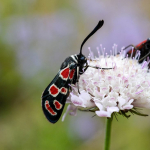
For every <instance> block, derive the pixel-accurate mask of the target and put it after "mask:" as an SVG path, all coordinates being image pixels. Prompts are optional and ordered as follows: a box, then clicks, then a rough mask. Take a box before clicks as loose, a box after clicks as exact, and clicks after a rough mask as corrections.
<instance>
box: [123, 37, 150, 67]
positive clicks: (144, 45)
mask: <svg viewBox="0 0 150 150" xmlns="http://www.w3.org/2000/svg"><path fill="white" fill-rule="evenodd" d="M131 46H132V47H133V50H132V49H129V50H127V54H128V56H130V57H135V56H136V53H137V51H140V57H139V60H138V62H139V63H142V62H143V61H144V60H145V59H146V58H148V57H149V58H150V38H148V39H147V40H144V41H143V42H141V43H139V44H137V45H136V46H134V45H133V44H130V45H128V46H126V47H125V48H124V50H125V49H127V48H128V47H131ZM149 67H150V66H149Z"/></svg>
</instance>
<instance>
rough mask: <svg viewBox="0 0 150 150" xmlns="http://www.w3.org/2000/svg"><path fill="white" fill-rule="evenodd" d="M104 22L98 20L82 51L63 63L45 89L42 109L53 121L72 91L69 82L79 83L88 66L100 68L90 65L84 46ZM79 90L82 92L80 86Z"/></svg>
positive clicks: (58, 116) (57, 117) (60, 112)
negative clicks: (84, 53) (83, 51)
mask: <svg viewBox="0 0 150 150" xmlns="http://www.w3.org/2000/svg"><path fill="white" fill-rule="evenodd" d="M103 24H104V21H103V20H100V21H99V22H98V24H97V26H96V27H95V28H94V29H93V30H92V32H91V33H90V34H89V35H88V36H87V37H86V38H85V39H84V40H83V42H82V44H81V47H80V53H79V54H77V55H76V54H75V55H71V56H69V57H68V58H66V59H65V61H64V62H63V63H62V64H61V67H60V69H59V71H58V73H57V75H56V76H55V77H54V79H53V80H52V81H51V82H50V84H49V85H48V86H47V87H46V89H45V90H44V92H43V94H42V109H43V112H44V114H45V116H46V118H47V119H48V121H50V122H51V123H56V122H57V121H58V120H59V118H60V116H61V114H62V111H63V109H64V106H65V102H66V99H67V97H68V96H69V93H70V91H71V87H70V86H69V84H77V85H78V82H79V77H80V75H82V74H83V73H84V72H85V71H86V70H87V68H88V67H93V68H96V69H99V68H98V67H96V66H95V67H94V66H89V65H88V63H87V58H86V57H85V56H84V55H83V54H82V47H83V45H84V44H85V42H86V41H87V40H88V39H89V38H90V37H91V36H92V35H93V34H94V33H95V32H96V31H97V30H99V29H100V28H101V27H102V26H103ZM101 69H110V68H101ZM111 69H112V68H111ZM78 92H79V94H80V91H79V86H78Z"/></svg>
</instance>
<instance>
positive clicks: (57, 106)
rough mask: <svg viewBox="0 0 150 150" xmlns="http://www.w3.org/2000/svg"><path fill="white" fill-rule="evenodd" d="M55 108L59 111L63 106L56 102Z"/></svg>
mask: <svg viewBox="0 0 150 150" xmlns="http://www.w3.org/2000/svg"><path fill="white" fill-rule="evenodd" d="M54 106H55V108H56V109H57V110H60V109H61V108H62V104H61V103H59V102H58V101H57V100H54Z"/></svg>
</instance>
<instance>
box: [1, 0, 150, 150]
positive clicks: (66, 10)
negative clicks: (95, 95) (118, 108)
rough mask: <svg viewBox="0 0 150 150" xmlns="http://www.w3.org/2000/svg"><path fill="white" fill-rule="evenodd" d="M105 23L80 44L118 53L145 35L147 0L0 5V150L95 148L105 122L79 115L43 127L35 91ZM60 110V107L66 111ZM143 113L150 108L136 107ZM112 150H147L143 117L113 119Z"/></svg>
mask: <svg viewBox="0 0 150 150" xmlns="http://www.w3.org/2000/svg"><path fill="white" fill-rule="evenodd" d="M101 19H104V21H105V24H104V26H103V27H102V29H101V30H100V31H98V32H97V33H96V34H95V35H94V36H93V37H92V38H91V39H90V40H89V41H88V42H87V43H86V44H85V46H84V48H83V53H84V54H85V55H86V56H87V55H88V49H87V47H88V46H90V47H91V48H92V50H93V51H95V50H96V47H97V46H99V44H103V45H104V46H105V47H106V50H107V51H108V52H109V50H110V49H111V48H112V45H113V44H114V43H116V44H118V50H119V49H120V48H121V47H122V46H126V45H128V44H131V43H132V44H137V43H140V42H141V41H143V40H145V39H147V38H148V37H149V36H150V30H149V29H150V9H149V0H142V1H141V0H131V1H128V2H127V1H125V0H122V1H120V0H113V1H99V0H92V1H91V0H76V1H73V0H61V1H60V0H1V1H0V78H1V79H0V150H34V149H35V150H47V149H50V150H76V149H78V150H83V149H87V150H91V149H93V150H102V149H103V143H104V133H105V119H104V118H99V117H92V116H93V114H91V113H83V112H78V114H77V116H76V117H71V116H69V115H68V116H67V117H66V119H65V121H64V122H61V120H59V122H58V123H56V124H55V125H53V124H50V123H49V122H48V121H47V120H46V119H45V117H44V115H43V112H42V109H41V94H42V92H43V90H44V89H45V88H46V86H47V85H48V84H49V82H50V81H51V80H52V79H53V77H54V76H55V75H56V73H57V71H58V69H59V67H60V65H61V63H62V62H63V61H64V59H65V58H66V57H67V56H69V55H71V54H75V53H78V52H79V48H80V44H81V43H82V41H83V39H84V38H85V37H86V35H87V34H88V33H89V32H90V31H91V30H92V29H93V28H94V27H95V25H96V24H97V22H98V21H99V20H101ZM65 109H66V108H65ZM143 112H144V113H148V114H150V111H149V110H143ZM118 120H119V121H116V120H114V121H113V126H112V141H111V150H120V149H121V150H141V149H144V150H149V149H150V142H149V139H150V117H146V118H145V117H139V116H135V115H134V116H132V117H130V118H129V119H126V118H123V117H120V116H119V117H118Z"/></svg>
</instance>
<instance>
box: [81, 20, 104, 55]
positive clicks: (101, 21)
mask: <svg viewBox="0 0 150 150" xmlns="http://www.w3.org/2000/svg"><path fill="white" fill-rule="evenodd" d="M103 24H104V20H100V21H99V22H98V24H97V26H96V27H95V28H94V29H93V31H92V32H91V33H90V34H89V35H88V36H87V37H86V38H85V39H84V41H83V42H82V44H81V48H80V55H81V54H82V47H83V45H84V43H85V42H86V41H87V40H88V39H89V38H90V37H91V36H92V35H93V34H94V33H95V32H96V31H97V30H99V29H100V28H101V27H102V26H103Z"/></svg>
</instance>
